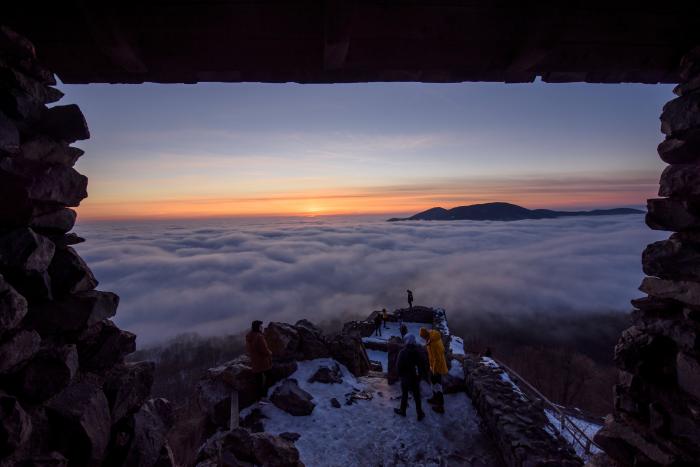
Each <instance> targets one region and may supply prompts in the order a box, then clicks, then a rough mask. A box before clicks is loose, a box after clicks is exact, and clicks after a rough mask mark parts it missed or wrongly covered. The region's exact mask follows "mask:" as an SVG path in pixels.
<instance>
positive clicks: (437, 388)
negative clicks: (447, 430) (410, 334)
mask: <svg viewBox="0 0 700 467" xmlns="http://www.w3.org/2000/svg"><path fill="white" fill-rule="evenodd" d="M419 334H420V336H421V337H422V338H423V340H425V350H426V351H427V352H428V363H429V365H430V382H431V383H432V385H433V397H431V398H430V399H428V403H429V404H432V405H433V410H434V411H435V412H437V413H445V397H444V396H443V394H442V375H446V374H447V371H448V370H447V362H446V361H445V346H444V345H443V344H442V334H440V331H438V330H437V329H430V330H428V329H425V328H420V331H419Z"/></svg>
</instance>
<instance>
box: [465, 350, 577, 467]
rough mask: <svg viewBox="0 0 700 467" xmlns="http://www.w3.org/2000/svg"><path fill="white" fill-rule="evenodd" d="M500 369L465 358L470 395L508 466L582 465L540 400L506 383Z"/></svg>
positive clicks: (471, 358) (470, 356) (570, 466)
mask: <svg viewBox="0 0 700 467" xmlns="http://www.w3.org/2000/svg"><path fill="white" fill-rule="evenodd" d="M502 373H503V370H502V369H501V368H495V367H493V366H490V365H486V364H484V363H482V362H481V361H480V359H479V357H476V356H474V355H466V356H465V358H464V375H465V379H466V386H467V394H469V397H471V399H472V403H473V404H474V407H475V408H476V410H477V412H478V413H479V416H480V417H481V418H482V420H483V421H484V424H485V425H486V428H487V429H488V431H489V433H490V435H491V437H492V438H493V440H494V441H495V443H496V445H497V446H498V449H499V451H500V453H501V457H502V458H503V460H504V461H505V463H506V465H508V466H509V467H521V466H558V467H574V466H581V465H583V462H582V461H581V459H579V458H578V457H577V456H576V454H575V453H574V451H573V449H572V448H571V446H570V445H569V444H568V443H567V442H566V441H565V440H564V439H563V438H561V437H560V436H559V435H558V434H556V433H555V432H554V431H553V430H551V429H550V430H547V429H546V428H545V427H546V426H547V425H548V421H547V418H546V416H545V414H544V412H543V410H542V406H541V404H539V403H538V402H537V401H531V400H529V399H527V398H526V397H525V396H524V395H522V393H521V392H518V391H516V390H515V389H514V388H513V386H512V385H511V384H510V383H508V382H506V381H503V380H502V379H501V377H500V375H501V374H502Z"/></svg>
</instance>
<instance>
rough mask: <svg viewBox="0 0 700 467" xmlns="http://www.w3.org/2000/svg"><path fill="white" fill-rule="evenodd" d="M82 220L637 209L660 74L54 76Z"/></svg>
mask: <svg viewBox="0 0 700 467" xmlns="http://www.w3.org/2000/svg"><path fill="white" fill-rule="evenodd" d="M62 90H63V91H64V92H65V93H66V97H64V99H63V100H62V101H61V103H62V104H66V103H77V104H78V105H80V107H81V108H82V110H83V113H84V114H85V116H86V118H87V120H88V124H89V126H90V131H91V134H92V138H91V139H90V140H88V141H84V142H80V143H78V146H80V147H82V148H83V149H85V151H86V154H85V156H84V157H83V158H82V159H81V160H80V161H79V162H78V164H77V166H76V168H77V169H78V170H79V171H80V172H82V173H84V174H85V175H87V176H88V177H89V179H90V184H89V188H88V191H89V198H88V199H87V200H85V201H84V202H83V204H82V206H81V207H80V208H79V213H80V217H81V219H83V220H90V219H116V218H169V217H173V218H175V217H215V216H231V215H234V216H235V215H246V216H247V215H275V214H281V215H315V214H364V213H386V214H399V213H413V212H417V211H420V210H423V209H427V208H430V207H433V206H438V205H439V206H443V207H452V206H456V205H462V204H472V203H479V202H490V201H508V202H513V203H517V204H521V205H524V206H526V207H530V208H575V209H579V208H593V207H610V206H639V205H642V204H643V203H644V201H645V199H646V198H648V197H651V196H654V192H655V190H656V185H657V181H658V176H659V174H660V172H661V170H662V168H663V166H662V163H661V161H660V160H659V159H658V156H657V155H656V145H657V144H658V143H659V141H661V139H662V135H661V133H660V132H659V121H658V115H659V113H660V111H661V108H662V106H663V104H664V103H665V102H666V101H668V100H670V99H671V98H672V97H673V95H672V93H671V86H648V85H584V84H576V85H553V84H543V83H534V84H521V85H512V84H511V85H505V84H487V83H465V84H447V85H446V84H416V83H400V84H396V83H393V84H391V83H378V84H352V85H297V84H198V85H154V84H148V85H134V86H127V85H70V86H69V85H63V86H62Z"/></svg>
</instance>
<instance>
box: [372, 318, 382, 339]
mask: <svg viewBox="0 0 700 467" xmlns="http://www.w3.org/2000/svg"><path fill="white" fill-rule="evenodd" d="M374 335H375V336H381V335H382V314H381V313H377V315H376V316H375V317H374Z"/></svg>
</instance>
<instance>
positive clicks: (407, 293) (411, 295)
mask: <svg viewBox="0 0 700 467" xmlns="http://www.w3.org/2000/svg"><path fill="white" fill-rule="evenodd" d="M406 295H408V309H409V310H413V292H411V291H410V290H407V291H406Z"/></svg>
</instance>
